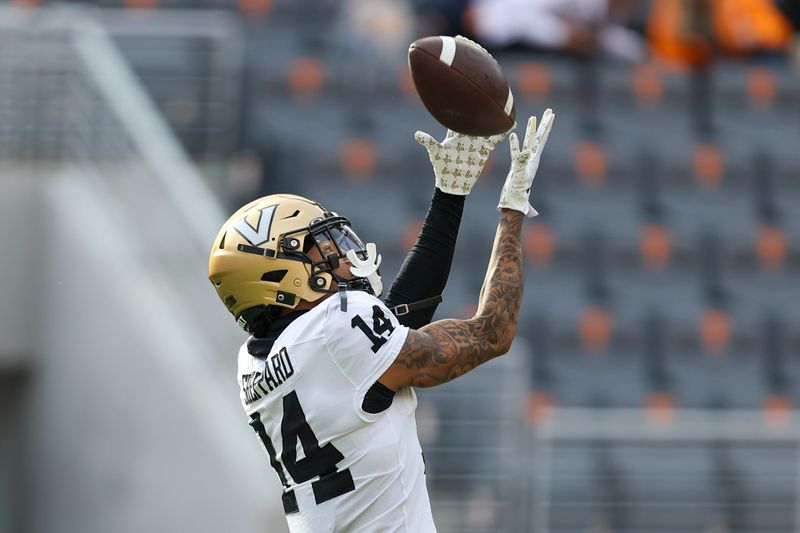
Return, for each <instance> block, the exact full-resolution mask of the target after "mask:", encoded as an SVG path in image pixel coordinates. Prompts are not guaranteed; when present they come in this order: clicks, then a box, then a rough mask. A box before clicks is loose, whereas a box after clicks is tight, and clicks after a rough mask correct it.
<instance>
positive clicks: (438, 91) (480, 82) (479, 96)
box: [408, 35, 516, 136]
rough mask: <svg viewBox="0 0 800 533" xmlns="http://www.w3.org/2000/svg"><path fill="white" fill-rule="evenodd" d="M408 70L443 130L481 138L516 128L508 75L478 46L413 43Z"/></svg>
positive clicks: (450, 40) (449, 40)
mask: <svg viewBox="0 0 800 533" xmlns="http://www.w3.org/2000/svg"><path fill="white" fill-rule="evenodd" d="M408 66H409V68H410V69H411V77H412V78H413V79H414V86H415V87H416V88H417V93H418V94H419V97H420V99H421V100H422V103H423V104H424V105H425V107H426V108H427V110H428V111H429V112H430V114H431V115H433V118H435V119H436V120H437V121H439V123H441V124H442V125H443V126H446V127H447V128H449V129H451V130H453V131H457V132H458V133H463V134H465V135H476V136H486V135H495V134H498V133H504V132H506V131H508V130H509V129H510V128H511V127H513V126H514V120H515V117H516V108H515V107H514V96H513V95H512V94H511V88H510V87H509V86H508V82H507V81H506V77H505V75H504V74H503V69H501V68H500V65H499V64H498V63H497V61H495V59H494V58H493V57H492V56H491V54H489V52H487V51H486V50H484V49H483V48H482V47H481V46H480V45H478V44H477V43H474V42H472V41H470V40H469V39H466V38H464V37H460V36H459V37H448V36H446V35H440V36H436V37H425V38H423V39H419V40H417V41H414V42H413V43H411V46H410V47H409V49H408Z"/></svg>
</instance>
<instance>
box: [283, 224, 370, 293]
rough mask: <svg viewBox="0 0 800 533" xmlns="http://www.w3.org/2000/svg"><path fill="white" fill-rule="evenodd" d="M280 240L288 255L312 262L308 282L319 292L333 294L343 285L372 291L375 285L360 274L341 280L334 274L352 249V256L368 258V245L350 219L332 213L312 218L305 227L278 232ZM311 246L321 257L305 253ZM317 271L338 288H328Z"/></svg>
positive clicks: (362, 258) (343, 286)
mask: <svg viewBox="0 0 800 533" xmlns="http://www.w3.org/2000/svg"><path fill="white" fill-rule="evenodd" d="M303 233H305V234H306V235H305V237H304V238H303V239H302V241H301V239H300V236H301V235H302V234H303ZM280 241H281V245H282V248H283V250H284V253H285V254H286V255H287V256H294V257H297V258H298V259H299V260H301V261H303V262H305V263H308V264H309V265H311V274H310V276H309V284H310V286H311V289H312V290H314V291H316V292H322V293H335V292H337V291H338V290H340V289H342V288H346V289H354V290H364V291H367V292H369V293H371V294H375V290H374V289H375V288H374V287H372V286H371V285H370V282H369V281H368V280H367V279H365V278H362V277H355V278H353V279H344V278H342V277H341V276H339V275H338V274H336V273H335V270H336V269H337V268H339V266H340V262H341V260H342V259H347V258H348V252H352V254H354V255H355V257H357V258H359V259H361V260H367V258H368V252H367V247H366V246H364V243H363V241H362V240H361V239H360V238H359V237H358V235H357V234H356V232H355V231H354V230H353V228H352V227H351V226H350V221H349V220H348V219H347V218H346V217H342V216H338V215H336V214H335V213H331V214H330V216H328V217H326V218H322V219H318V220H315V221H313V222H312V223H311V224H310V225H309V226H308V227H307V228H303V229H300V230H297V231H295V232H290V233H286V234H284V235H281V239H280ZM300 242H302V243H303V246H302V250H300V249H299V246H298V244H299V243H300ZM292 244H294V245H295V247H296V248H297V250H292V249H291V245H292ZM312 249H316V251H317V252H318V254H319V257H320V258H321V259H320V260H318V261H315V260H314V259H312V258H311V256H309V255H308V253H309V252H310V251H311V250H312ZM320 274H329V275H330V276H331V277H332V278H333V280H334V281H335V282H336V283H337V285H338V287H331V288H329V287H328V286H327V285H328V282H327V280H326V279H325V278H323V277H322V276H320ZM354 275H355V274H354ZM376 296H377V294H376Z"/></svg>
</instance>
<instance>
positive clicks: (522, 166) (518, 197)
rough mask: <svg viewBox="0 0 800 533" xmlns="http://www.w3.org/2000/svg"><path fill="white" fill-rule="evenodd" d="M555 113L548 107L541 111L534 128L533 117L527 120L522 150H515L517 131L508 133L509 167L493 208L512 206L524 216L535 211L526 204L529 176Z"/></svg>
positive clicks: (535, 212)
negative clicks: (540, 119) (537, 123)
mask: <svg viewBox="0 0 800 533" xmlns="http://www.w3.org/2000/svg"><path fill="white" fill-rule="evenodd" d="M555 116H556V115H555V113H553V110H552V109H548V110H547V111H545V112H544V114H543V115H542V122H541V123H540V124H539V128H538V129H537V128H536V117H535V116H533V117H531V118H530V119H529V120H528V127H527V129H526V130H525V140H524V141H523V142H522V150H520V149H519V140H518V139H517V134H516V133H512V134H511V135H510V136H509V139H508V144H509V145H510V146H511V168H510V169H509V171H508V176H506V182H505V184H504V185H503V191H502V192H501V193H500V203H498V204H497V209H514V210H516V211H519V212H521V213H522V214H524V215H526V216H528V217H535V216H536V215H538V214H539V213H538V212H537V211H536V209H534V208H533V206H532V205H530V203H529V197H530V194H531V186H532V185H533V178H535V177H536V171H537V170H538V169H539V160H540V159H541V157H542V151H543V150H544V145H545V143H547V137H548V136H549V135H550V128H552V127H553V120H554V119H555ZM534 130H535V133H534Z"/></svg>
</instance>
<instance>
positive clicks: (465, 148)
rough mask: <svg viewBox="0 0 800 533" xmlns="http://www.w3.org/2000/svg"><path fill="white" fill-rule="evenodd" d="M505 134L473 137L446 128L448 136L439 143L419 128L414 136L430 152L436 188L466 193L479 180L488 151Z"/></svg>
mask: <svg viewBox="0 0 800 533" xmlns="http://www.w3.org/2000/svg"><path fill="white" fill-rule="evenodd" d="M506 133H507V132H506ZM506 133H501V134H499V135H492V136H491V137H470V136H469V135H463V134H461V133H456V132H455V131H453V130H447V135H446V136H445V138H444V140H443V141H442V142H441V143H440V142H437V141H436V139H434V138H433V137H431V136H430V135H428V134H427V133H424V132H421V131H418V132H417V133H416V134H414V138H415V139H416V140H417V142H418V143H419V144H421V145H422V146H423V147H424V148H425V149H426V150H427V151H428V157H429V158H430V160H431V165H433V173H434V175H435V177H436V187H438V188H439V190H441V191H442V192H446V193H449V194H457V195H459V196H466V195H468V194H469V193H470V191H471V190H472V187H473V186H474V185H475V182H476V181H478V177H479V176H480V175H481V171H482V170H483V165H485V164H486V160H487V159H488V158H489V153H490V152H491V151H492V150H494V148H495V146H497V145H498V144H499V143H500V141H502V140H503V139H505V137H506Z"/></svg>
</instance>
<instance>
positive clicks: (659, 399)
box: [645, 391, 677, 426]
mask: <svg viewBox="0 0 800 533" xmlns="http://www.w3.org/2000/svg"><path fill="white" fill-rule="evenodd" d="M676 406H677V403H676V401H675V398H674V397H673V396H672V394H670V393H668V392H665V391H654V392H652V393H650V395H649V396H648V397H647V403H646V405H645V409H646V412H647V421H648V422H649V423H650V425H652V426H666V425H669V424H670V423H671V422H672V420H673V419H674V418H675V409H676Z"/></svg>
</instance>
